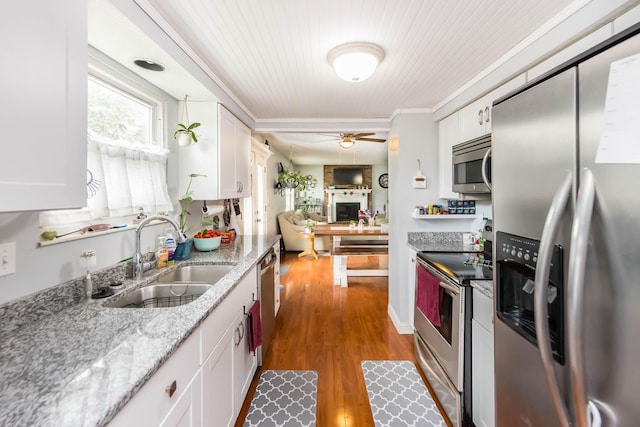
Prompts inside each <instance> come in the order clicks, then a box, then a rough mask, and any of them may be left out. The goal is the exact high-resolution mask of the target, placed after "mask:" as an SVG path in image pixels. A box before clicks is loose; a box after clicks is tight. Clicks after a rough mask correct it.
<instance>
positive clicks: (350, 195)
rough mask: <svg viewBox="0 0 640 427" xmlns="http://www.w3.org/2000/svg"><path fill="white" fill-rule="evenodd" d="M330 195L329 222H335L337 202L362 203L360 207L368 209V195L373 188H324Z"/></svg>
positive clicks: (328, 204)
mask: <svg viewBox="0 0 640 427" xmlns="http://www.w3.org/2000/svg"><path fill="white" fill-rule="evenodd" d="M324 192H325V193H327V196H328V199H329V200H328V203H327V215H328V221H329V222H335V218H336V203H360V209H361V210H365V209H368V208H369V206H368V200H369V198H368V196H369V193H371V189H366V190H365V189H356V188H350V189H343V188H340V189H338V188H335V189H326V190H324Z"/></svg>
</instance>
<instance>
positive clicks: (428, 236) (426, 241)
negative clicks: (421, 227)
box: [407, 232, 477, 252]
mask: <svg viewBox="0 0 640 427" xmlns="http://www.w3.org/2000/svg"><path fill="white" fill-rule="evenodd" d="M462 237H463V233H459V232H453V233H446V232H410V233H408V235H407V244H408V245H409V247H410V248H412V249H414V250H416V251H419V252H423V251H426V252H477V250H475V249H474V248H473V245H469V244H464V243H463V238H462Z"/></svg>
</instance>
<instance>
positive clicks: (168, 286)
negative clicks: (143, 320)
mask: <svg viewBox="0 0 640 427" xmlns="http://www.w3.org/2000/svg"><path fill="white" fill-rule="evenodd" d="M212 286H213V285H211V284H205V283H196V284H194V283H164V284H155V285H149V286H144V287H142V288H138V289H136V290H134V291H133V292H131V293H130V294H128V295H127V296H125V297H124V298H120V299H118V300H116V301H112V302H110V303H106V304H105V306H106V307H111V308H160V307H177V306H180V305H185V304H189V303H190V302H193V301H195V300H196V299H198V297H199V296H200V295H202V294H204V293H205V292H207V290H209V289H210V288H211V287H212Z"/></svg>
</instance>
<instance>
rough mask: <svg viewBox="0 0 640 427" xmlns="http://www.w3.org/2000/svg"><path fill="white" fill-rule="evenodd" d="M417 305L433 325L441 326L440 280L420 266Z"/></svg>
mask: <svg viewBox="0 0 640 427" xmlns="http://www.w3.org/2000/svg"><path fill="white" fill-rule="evenodd" d="M417 270H418V281H417V282H418V283H417V286H418V292H417V296H416V298H417V301H416V306H417V307H418V308H419V309H420V311H421V312H422V314H424V315H425V317H426V318H427V320H428V321H429V322H431V324H432V325H433V326H440V280H438V279H437V278H436V277H434V276H432V275H431V274H429V273H428V272H427V271H426V270H425V269H424V268H418V269H417Z"/></svg>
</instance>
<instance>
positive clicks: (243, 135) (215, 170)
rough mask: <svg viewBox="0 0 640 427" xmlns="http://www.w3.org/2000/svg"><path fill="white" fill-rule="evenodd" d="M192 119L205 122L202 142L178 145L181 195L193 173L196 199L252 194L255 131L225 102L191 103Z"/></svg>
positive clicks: (200, 128)
mask: <svg viewBox="0 0 640 427" xmlns="http://www.w3.org/2000/svg"><path fill="white" fill-rule="evenodd" d="M189 118H190V119H191V120H192V121H193V122H196V121H197V122H200V123H201V124H202V125H201V126H200V127H199V128H197V129H196V134H197V135H198V142H197V143H195V144H191V145H189V146H186V147H183V146H179V147H178V164H179V174H178V182H179V188H180V191H181V194H183V193H184V191H186V189H187V186H188V185H189V175H190V174H200V175H204V176H200V177H197V178H194V179H193V180H192V182H191V190H192V191H193V195H192V197H193V199H194V200H221V199H232V198H241V197H249V196H251V131H250V130H249V128H248V127H247V126H245V125H244V124H243V123H242V122H241V121H240V120H239V119H238V118H236V116H234V115H233V114H232V113H231V112H230V111H229V110H227V109H226V108H225V107H224V106H223V105H222V104H219V103H214V102H189Z"/></svg>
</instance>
